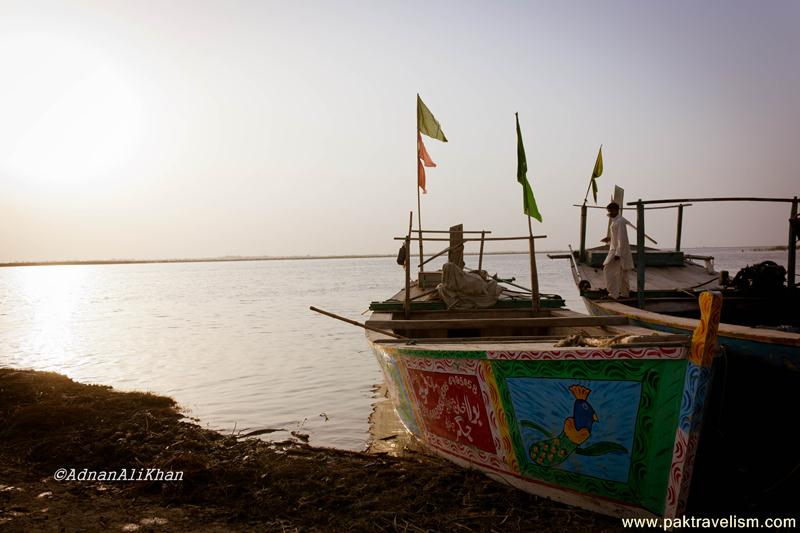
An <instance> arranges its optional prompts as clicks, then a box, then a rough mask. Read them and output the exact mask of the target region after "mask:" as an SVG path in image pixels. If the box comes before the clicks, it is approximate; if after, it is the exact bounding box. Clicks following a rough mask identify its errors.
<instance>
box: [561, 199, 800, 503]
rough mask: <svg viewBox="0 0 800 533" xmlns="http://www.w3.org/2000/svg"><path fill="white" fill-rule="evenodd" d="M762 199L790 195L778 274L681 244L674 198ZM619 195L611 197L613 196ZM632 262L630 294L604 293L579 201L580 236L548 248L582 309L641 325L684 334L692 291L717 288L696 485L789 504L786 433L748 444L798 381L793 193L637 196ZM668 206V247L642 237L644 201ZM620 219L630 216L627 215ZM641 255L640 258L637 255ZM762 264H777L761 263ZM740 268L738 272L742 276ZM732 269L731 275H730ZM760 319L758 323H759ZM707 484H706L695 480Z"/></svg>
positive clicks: (791, 456) (791, 468)
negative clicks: (719, 266)
mask: <svg viewBox="0 0 800 533" xmlns="http://www.w3.org/2000/svg"><path fill="white" fill-rule="evenodd" d="M722 201H759V202H763V201H770V202H777V203H783V204H785V203H790V204H791V218H790V220H791V221H794V225H792V224H791V223H790V227H789V246H788V258H787V262H786V264H787V266H788V269H787V270H788V278H787V281H786V282H785V283H781V282H780V279H779V278H778V282H777V283H776V282H775V277H776V276H767V278H768V279H767V280H766V281H764V280H759V279H758V277H757V276H753V275H752V274H753V273H754V271H756V274H757V273H758V272H757V271H758V270H759V269H760V268H761V267H758V266H757V267H753V268H750V269H749V270H743V271H741V273H740V274H738V275H737V276H729V275H726V273H724V272H723V273H719V272H716V271H715V270H714V269H713V258H712V257H706V256H702V257H701V256H695V255H691V254H688V253H685V252H683V251H682V250H681V233H682V218H683V217H682V215H683V209H684V207H687V206H689V205H691V204H695V203H702V202H722ZM618 203H620V204H621V202H618ZM627 205H629V206H635V207H636V211H637V216H636V218H635V223H636V241H635V242H636V244H635V249H634V250H633V252H634V262H635V264H636V265H637V271H636V280H635V282H634V283H631V288H632V289H634V287H635V289H634V290H635V292H632V293H631V295H630V297H628V298H621V299H619V300H617V301H613V300H608V299H607V298H604V296H605V292H606V291H605V282H604V279H603V270H602V263H603V260H604V259H605V256H606V254H607V251H608V247H607V246H603V247H597V248H589V249H587V248H586V247H585V235H586V205H585V204H584V205H583V206H580V207H581V208H582V209H581V211H582V214H581V215H582V216H581V242H580V249H579V250H578V251H574V252H571V253H569V254H564V255H551V256H550V257H552V258H566V259H568V260H569V261H570V265H571V270H572V275H573V278H574V280H575V284H576V286H577V287H578V290H579V292H580V295H581V297H582V298H583V301H584V302H585V304H586V308H587V309H588V311H589V312H590V313H591V314H592V315H595V316H617V317H625V318H628V319H629V320H630V322H631V323H633V324H636V325H639V326H642V327H646V328H649V329H653V330H657V331H663V332H668V333H675V334H687V333H689V332H691V331H693V330H695V329H696V328H698V327H700V325H701V320H700V316H699V315H700V310H699V309H698V308H697V305H696V303H695V301H696V298H697V296H698V294H699V293H700V291H703V290H709V289H710V290H714V291H718V292H719V293H720V294H722V295H723V305H722V311H721V322H720V324H719V333H718V335H719V336H718V343H719V345H720V346H721V349H722V353H723V357H721V358H719V359H718V360H716V361H715V368H716V371H715V379H714V384H713V386H712V395H711V397H710V400H709V403H710V408H709V413H708V416H707V417H706V423H705V430H704V431H705V432H704V436H703V439H702V441H703V447H705V449H702V448H701V450H700V457H699V459H698V462H699V463H701V464H700V465H699V467H700V468H699V470H702V471H703V472H704V473H703V474H702V478H703V480H702V482H703V483H704V487H703V489H704V491H705V492H707V493H712V492H713V493H714V494H716V495H717V496H716V498H717V501H716V502H712V503H710V506H711V507H715V508H717V509H718V510H730V509H736V510H739V511H741V510H744V509H747V510H750V511H752V512H757V511H767V510H771V511H775V512H782V511H785V510H789V509H793V508H794V506H795V505H796V503H795V502H796V486H797V483H799V482H800V469H799V468H798V465H800V451H798V449H797V447H796V445H795V444H793V443H792V442H791V441H789V440H783V439H777V440H771V441H770V445H769V451H768V452H767V453H763V454H761V453H759V454H754V453H753V450H756V449H760V448H761V447H762V446H763V444H764V442H765V440H764V439H765V436H766V435H770V434H774V432H775V431H776V428H778V427H782V426H784V425H785V424H786V423H787V421H788V420H793V419H795V418H796V415H795V407H794V406H795V404H796V391H797V388H798V386H800V299H799V297H800V291H798V288H797V286H796V283H795V280H796V275H795V264H796V263H795V246H796V245H795V242H796V239H797V228H796V220H797V207H798V199H797V198H796V197H795V198H791V199H789V198H692V199H673V200H654V201H641V200H640V201H638V202H631V203H628V204H627ZM665 205H666V206H668V207H671V208H675V209H677V211H678V217H677V218H678V224H677V232H676V246H675V249H673V250H664V249H661V250H657V249H652V248H648V247H645V238H646V236H645V233H644V231H645V230H644V228H645V210H646V209H651V208H652V209H661V208H664V206H665ZM629 220H630V219H629ZM642 257H643V258H644V261H642V260H641V258H642ZM762 266H765V267H766V270H767V272H768V274H774V273H775V272H776V271H778V270H779V268H776V266H777V265H775V264H774V263H772V264H771V265H770V264H766V265H763V264H762ZM742 274H745V275H744V276H743V275H742ZM737 278H738V279H737ZM764 326H766V327H764ZM705 489H708V490H705Z"/></svg>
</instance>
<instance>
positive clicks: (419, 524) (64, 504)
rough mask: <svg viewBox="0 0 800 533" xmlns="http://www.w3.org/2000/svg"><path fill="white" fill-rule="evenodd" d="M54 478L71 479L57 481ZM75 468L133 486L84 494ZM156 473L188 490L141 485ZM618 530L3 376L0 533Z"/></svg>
mask: <svg viewBox="0 0 800 533" xmlns="http://www.w3.org/2000/svg"><path fill="white" fill-rule="evenodd" d="M301 438H302V436H301ZM60 468H64V469H66V472H67V475H68V476H69V475H70V472H73V474H74V476H75V477H76V480H66V481H57V480H56V479H54V476H55V474H56V472H57V470H58V469H60ZM72 469H74V471H73V470H72ZM83 469H87V472H88V471H91V470H94V471H97V472H111V471H114V472H117V473H118V472H119V471H120V469H126V470H125V471H126V473H127V477H137V478H142V480H137V481H108V480H106V481H99V480H94V481H89V480H83V481H80V480H78V479H77V478H78V476H80V475H81V471H82V470H83ZM148 469H158V470H148ZM159 470H160V472H161V475H162V476H169V475H170V474H169V473H170V472H175V473H177V472H183V479H182V481H168V480H157V479H150V480H148V479H146V478H147V476H148V472H149V474H150V476H151V477H154V478H155V477H158V475H159V474H158V472H159ZM98 475H99V474H98ZM118 475H119V474H118ZM172 475H177V474H172ZM618 530H621V523H620V521H619V520H617V519H613V518H609V517H605V516H602V515H597V514H594V513H591V512H588V511H583V510H579V509H574V508H570V507H566V506H563V505H560V504H557V503H554V502H551V501H549V500H545V499H541V498H537V497H535V496H532V495H529V494H525V493H523V492H521V491H518V490H515V489H512V488H509V487H506V486H504V485H502V484H499V483H496V482H494V481H492V480H490V479H488V478H487V477H485V476H483V475H482V474H479V473H477V472H472V471H467V470H464V469H461V468H458V467H455V466H453V465H451V464H450V463H447V462H445V461H443V460H440V459H437V458H434V457H431V456H428V455H425V454H421V453H417V452H415V451H414V450H410V451H408V452H407V453H406V454H405V455H404V456H403V457H393V456H391V455H388V454H387V453H385V452H383V453H380V452H378V453H357V452H349V451H343V450H335V449H327V448H315V447H311V446H308V445H307V444H304V443H303V442H302V440H300V439H297V440H291V441H283V442H267V441H263V440H260V439H257V438H237V437H234V436H231V435H227V436H226V435H222V434H220V433H217V432H214V431H211V430H207V429H203V428H201V427H199V426H198V425H196V424H194V423H192V422H191V421H187V420H186V419H185V418H184V417H183V416H182V415H181V414H180V412H179V411H178V409H177V407H176V405H175V402H174V401H173V400H172V399H170V398H165V397H161V396H154V395H151V394H144V393H135V392H133V393H130V392H126V393H122V392H117V391H114V390H112V389H111V388H109V387H104V386H97V385H83V384H80V383H76V382H74V381H71V380H70V379H68V378H66V377H64V376H61V375H58V374H53V373H45V372H35V371H22V370H13V369H3V368H0V531H67V532H71V531H139V532H144V531H179V532H183V531H201V532H205V531H409V532H415V531H544V532H548V531H570V532H581V531H592V532H602V531H618Z"/></svg>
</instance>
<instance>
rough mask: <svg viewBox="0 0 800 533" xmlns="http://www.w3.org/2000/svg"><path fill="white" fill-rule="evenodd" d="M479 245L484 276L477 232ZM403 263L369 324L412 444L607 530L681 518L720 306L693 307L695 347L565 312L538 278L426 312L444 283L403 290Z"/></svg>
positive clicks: (713, 300) (708, 300)
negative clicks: (476, 303)
mask: <svg viewBox="0 0 800 533" xmlns="http://www.w3.org/2000/svg"><path fill="white" fill-rule="evenodd" d="M452 232H453V229H452V228H451V234H452ZM422 233H424V232H423V231H420V235H421V234H422ZM459 233H460V230H459ZM410 234H411V232H410V231H409V235H407V236H406V237H405V242H406V244H408V243H409V242H410V240H411V238H410ZM420 238H422V237H420ZM459 238H460V237H459ZM525 239H529V241H530V243H531V248H533V237H532V236H531V237H525ZM466 240H469V239H464V240H463V241H466ZM475 240H477V239H475ZM480 240H481V254H480V259H479V264H481V263H482V260H483V255H482V253H483V242H484V241H485V240H487V239H485V232H484V233H482V238H481V239H480ZM463 241H458V242H456V243H455V244H453V242H452V241H451V246H450V247H449V248H448V249H447V250H449V251H452V250H453V249H456V248H458V246H459V244H458V243H459V242H461V243H462V244H463ZM437 255H438V254H437ZM531 257H533V256H531ZM449 259H450V262H448V263H447V265H453V264H458V259H453V258H449ZM409 263H410V261H409V260H408V259H406V260H405V272H406V287H405V289H403V290H401V291H400V292H399V293H397V294H396V295H395V296H394V297H393V298H390V299H389V300H385V301H381V302H373V304H372V305H371V309H372V311H373V312H372V314H371V316H370V318H369V320H368V321H367V322H366V327H367V328H368V332H367V338H368V340H369V343H370V345H371V347H372V349H373V351H374V353H375V355H376V357H377V359H378V362H379V364H380V366H381V369H382V371H383V374H384V378H385V380H386V384H387V388H388V390H389V394H390V397H391V400H392V402H393V405H394V407H395V410H396V412H397V414H398V416H399V418H400V420H401V421H402V423H403V424H404V425H405V427H406V428H407V430H408V431H409V432H411V433H412V434H413V435H415V436H416V437H417V438H418V439H419V440H420V441H421V442H422V443H423V444H425V445H426V446H427V447H428V448H429V449H430V450H432V451H433V452H435V453H437V454H439V455H441V456H443V457H445V458H447V459H449V460H451V461H453V462H455V463H457V464H459V465H462V466H465V467H469V468H475V469H478V470H481V471H483V472H484V473H486V474H487V475H489V476H491V477H492V478H495V479H497V480H499V481H502V482H505V483H508V484H510V485H513V486H515V487H518V488H520V489H522V490H525V491H528V492H531V493H534V494H537V495H540V496H543V497H547V498H551V499H553V500H557V501H560V502H564V503H567V504H570V505H575V506H579V507H583V508H587V509H590V510H594V511H597V512H601V513H605V514H609V515H612V516H641V517H659V516H664V517H674V516H680V515H681V514H682V513H683V511H684V507H685V505H686V501H687V497H688V493H689V488H690V484H691V478H692V475H691V473H692V467H693V458H694V454H695V450H696V449H697V443H698V439H699V434H700V427H701V423H702V418H703V413H704V410H705V398H706V395H707V390H708V384H709V381H710V369H711V361H712V354H713V350H714V343H715V336H716V329H717V328H716V326H717V324H718V321H719V312H720V309H721V297H720V296H719V295H718V294H712V293H704V294H703V295H701V297H700V308H701V310H702V318H701V321H700V323H701V325H700V326H699V327H697V328H696V329H695V331H694V333H693V335H692V336H691V337H690V336H686V335H671V334H661V333H658V332H654V331H652V330H648V329H645V328H641V327H637V326H635V325H632V324H631V321H630V320H629V319H628V318H627V317H623V316H616V317H615V316H607V317H592V316H588V315H581V314H579V313H576V312H573V311H569V310H567V309H564V308H563V307H562V306H563V301H561V299H560V298H558V297H555V296H539V295H538V288H537V287H536V284H535V281H536V280H535V274H534V278H533V279H532V282H534V285H533V289H532V290H531V294H529V295H527V297H525V296H521V295H520V294H518V293H510V295H503V294H501V295H500V297H499V299H498V301H497V302H496V303H494V304H493V305H491V306H490V307H487V308H480V309H463V310H457V309H453V308H449V309H448V307H447V306H446V305H445V304H444V303H443V302H441V301H438V300H431V298H434V297H435V295H436V294H437V293H439V292H442V290H447V287H443V286H444V285H445V283H442V285H440V286H439V287H440V290H438V291H431V290H430V287H431V286H432V285H434V284H435V282H436V281H438V280H436V279H434V280H433V281H431V278H437V277H440V276H441V274H437V273H431V272H423V273H422V275H420V276H419V279H418V280H417V282H416V283H411V281H410V266H409ZM421 263H423V262H422V261H421ZM447 265H445V272H446V271H447V270H446V268H447ZM532 266H533V272H534V273H535V263H533V260H532ZM459 268H460V267H459ZM445 281H446V280H445ZM565 341H569V342H565ZM572 341H578V342H572ZM571 344H577V345H571Z"/></svg>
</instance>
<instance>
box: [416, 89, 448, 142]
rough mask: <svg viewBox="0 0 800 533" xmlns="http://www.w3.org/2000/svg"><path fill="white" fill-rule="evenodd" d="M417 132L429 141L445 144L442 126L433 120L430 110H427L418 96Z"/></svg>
mask: <svg viewBox="0 0 800 533" xmlns="http://www.w3.org/2000/svg"><path fill="white" fill-rule="evenodd" d="M417 130H419V132H420V133H422V134H423V135H427V136H428V137H430V138H431V139H438V140H440V141H442V142H447V137H445V136H444V132H443V131H442V126H441V125H440V124H439V121H438V120H436V118H434V116H433V113H431V110H430V109H428V106H426V105H425V103H424V102H423V101H422V98H420V97H419V95H417Z"/></svg>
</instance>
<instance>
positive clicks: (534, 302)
mask: <svg viewBox="0 0 800 533" xmlns="http://www.w3.org/2000/svg"><path fill="white" fill-rule="evenodd" d="M534 242H535V239H534V238H533V227H532V226H531V217H530V216H528V243H529V244H528V248H529V249H530V256H531V308H532V309H533V311H534V313H537V312H538V311H539V274H538V273H537V272H536V247H535V245H534Z"/></svg>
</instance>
